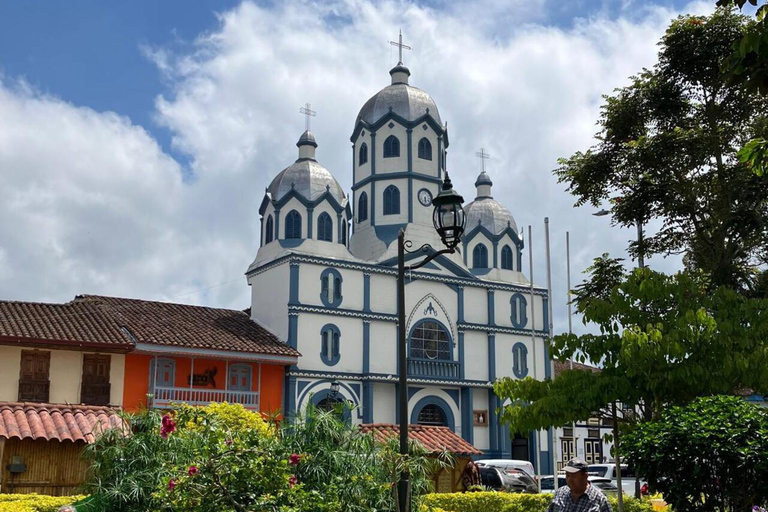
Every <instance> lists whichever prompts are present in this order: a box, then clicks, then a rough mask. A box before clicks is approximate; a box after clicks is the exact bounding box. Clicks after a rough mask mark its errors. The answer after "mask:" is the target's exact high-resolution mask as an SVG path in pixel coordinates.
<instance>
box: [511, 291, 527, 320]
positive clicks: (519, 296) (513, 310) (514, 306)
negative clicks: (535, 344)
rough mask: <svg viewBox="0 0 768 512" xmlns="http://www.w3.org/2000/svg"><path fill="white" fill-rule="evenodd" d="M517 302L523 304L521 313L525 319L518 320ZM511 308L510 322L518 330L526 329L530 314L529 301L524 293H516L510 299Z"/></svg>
mask: <svg viewBox="0 0 768 512" xmlns="http://www.w3.org/2000/svg"><path fill="white" fill-rule="evenodd" d="M517 301H519V302H520V303H521V304H520V311H521V312H522V315H523V318H517V304H516V302H517ZM509 307H510V315H509V320H510V321H511V322H512V326H513V327H515V328H517V329H525V326H526V324H527V323H528V312H527V308H528V300H527V299H526V298H525V296H524V295H523V294H522V293H515V294H513V295H512V297H510V299H509Z"/></svg>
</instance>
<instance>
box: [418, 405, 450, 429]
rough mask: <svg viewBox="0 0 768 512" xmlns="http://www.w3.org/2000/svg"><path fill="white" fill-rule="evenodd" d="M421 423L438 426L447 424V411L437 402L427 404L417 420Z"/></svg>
mask: <svg viewBox="0 0 768 512" xmlns="http://www.w3.org/2000/svg"><path fill="white" fill-rule="evenodd" d="M416 423H418V424H419V425H434V426H438V427H444V426H447V424H446V422H445V412H443V409H442V408H441V407H440V406H438V405H437V404H427V405H425V406H424V407H422V408H421V410H420V411H419V417H418V419H417V420H416Z"/></svg>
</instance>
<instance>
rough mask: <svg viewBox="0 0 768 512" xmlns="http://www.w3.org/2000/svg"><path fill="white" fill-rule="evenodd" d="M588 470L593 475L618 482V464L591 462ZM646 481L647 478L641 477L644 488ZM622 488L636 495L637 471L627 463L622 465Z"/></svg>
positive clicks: (626, 492)
mask: <svg viewBox="0 0 768 512" xmlns="http://www.w3.org/2000/svg"><path fill="white" fill-rule="evenodd" d="M587 472H588V473H589V474H590V475H592V476H600V477H604V478H610V479H611V481H612V482H613V483H614V484H615V483H616V464H610V463H606V464H590V465H589V467H588V469H587ZM645 483H646V482H645V480H644V479H643V478H641V479H640V487H641V488H642V487H643V486H644V485H645ZM621 488H622V490H623V491H624V494H627V495H629V496H634V495H635V472H634V471H633V470H632V469H630V468H629V467H628V466H627V465H626V464H622V465H621Z"/></svg>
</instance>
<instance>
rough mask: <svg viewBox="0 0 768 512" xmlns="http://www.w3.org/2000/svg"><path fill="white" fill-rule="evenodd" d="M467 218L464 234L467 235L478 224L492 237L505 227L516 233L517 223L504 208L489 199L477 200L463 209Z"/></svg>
mask: <svg viewBox="0 0 768 512" xmlns="http://www.w3.org/2000/svg"><path fill="white" fill-rule="evenodd" d="M464 213H465V215H466V218H467V224H466V226H467V227H466V232H467V233H469V232H470V231H472V230H473V229H475V228H476V227H477V225H478V224H480V225H482V226H484V227H485V228H486V229H488V231H490V232H491V233H493V234H494V235H498V234H499V233H501V232H502V231H504V230H505V229H507V226H509V227H511V228H512V230H513V231H514V232H515V233H517V232H518V231H517V223H516V222H515V218H514V217H512V213H510V211H509V210H508V209H507V207H506V206H504V205H503V204H501V203H500V202H498V201H496V200H495V199H492V198H490V197H483V198H478V199H475V200H474V201H472V202H471V203H469V204H468V205H467V206H465V207H464Z"/></svg>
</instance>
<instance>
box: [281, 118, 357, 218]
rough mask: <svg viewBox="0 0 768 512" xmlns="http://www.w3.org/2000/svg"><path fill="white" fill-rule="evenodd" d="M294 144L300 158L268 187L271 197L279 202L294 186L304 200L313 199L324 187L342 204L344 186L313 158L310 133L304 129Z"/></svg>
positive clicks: (313, 144)
mask: <svg viewBox="0 0 768 512" xmlns="http://www.w3.org/2000/svg"><path fill="white" fill-rule="evenodd" d="M296 146H298V148H299V159H298V160H296V161H295V162H294V163H293V164H292V165H290V166H288V167H286V168H285V169H283V170H282V171H280V173H279V174H278V175H277V176H275V179H273V180H272V183H270V184H269V187H267V192H269V194H270V195H271V196H272V200H273V201H279V200H280V199H282V198H283V197H284V196H285V195H286V194H287V193H288V192H290V191H291V190H292V189H293V190H296V192H298V193H299V194H300V195H301V196H303V197H304V198H305V199H307V200H309V201H315V200H316V199H317V198H318V197H320V196H322V195H323V194H325V191H326V190H327V191H329V192H330V193H331V195H332V196H333V197H334V199H336V201H337V202H338V203H339V204H344V200H345V199H346V196H345V195H344V189H342V188H341V185H339V182H338V181H336V178H334V177H333V175H332V174H331V172H330V171H329V170H328V169H326V168H325V167H323V166H322V165H320V164H319V163H318V162H317V160H315V148H316V147H317V142H315V136H314V135H312V132H310V131H309V130H307V131H305V132H304V133H303V134H302V135H301V138H300V139H299V142H297V143H296Z"/></svg>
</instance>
